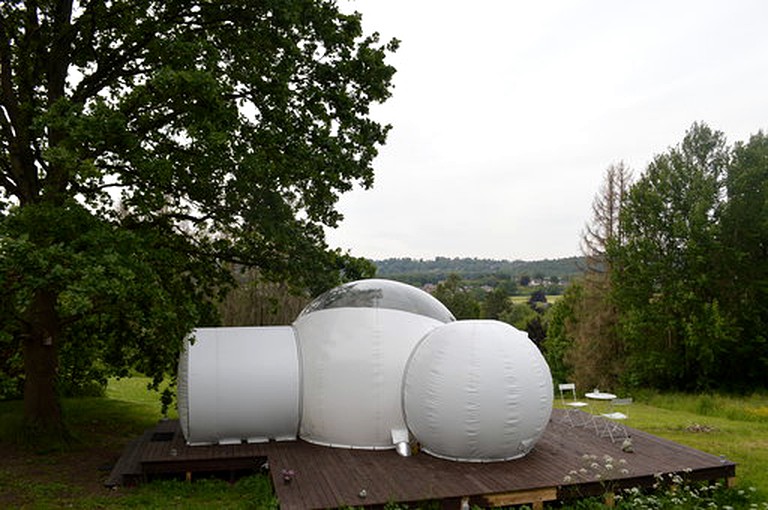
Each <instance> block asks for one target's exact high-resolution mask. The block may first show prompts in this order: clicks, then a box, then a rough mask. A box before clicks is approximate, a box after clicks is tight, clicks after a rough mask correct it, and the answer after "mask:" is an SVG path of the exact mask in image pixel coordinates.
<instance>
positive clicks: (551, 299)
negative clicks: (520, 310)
mask: <svg viewBox="0 0 768 510" xmlns="http://www.w3.org/2000/svg"><path fill="white" fill-rule="evenodd" d="M562 297H563V296H562V295H560V294H556V295H548V296H547V303H549V304H553V303H556V302H557V301H558V300H559V299H560V298H562ZM530 298H531V296H528V295H523V296H510V298H509V299H510V300H511V301H512V302H513V303H514V304H516V305H520V304H524V303H527V302H528V300H529V299H530Z"/></svg>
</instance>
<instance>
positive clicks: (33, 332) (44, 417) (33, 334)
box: [23, 291, 66, 437]
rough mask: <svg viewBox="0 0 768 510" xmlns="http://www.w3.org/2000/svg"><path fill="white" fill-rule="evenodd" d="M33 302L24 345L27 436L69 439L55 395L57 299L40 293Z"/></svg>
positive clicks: (57, 335)
mask: <svg viewBox="0 0 768 510" xmlns="http://www.w3.org/2000/svg"><path fill="white" fill-rule="evenodd" d="M33 299H34V300H33V306H32V307H31V314H30V322H29V324H30V326H29V328H28V330H27V334H26V335H25V338H24V342H23V354H24V373H25V380H24V425H25V429H26V431H27V432H28V433H33V434H37V433H42V434H44V435H48V436H50V435H53V436H60V437H66V431H65V427H64V422H63V419H62V413H61V405H60V403H59V399H58V395H57V392H56V376H57V370H58V354H57V344H58V341H59V336H60V327H59V321H58V317H57V314H56V309H55V303H56V298H55V296H54V295H53V294H52V293H51V292H46V291H38V292H37V293H36V294H35V296H34V298H33Z"/></svg>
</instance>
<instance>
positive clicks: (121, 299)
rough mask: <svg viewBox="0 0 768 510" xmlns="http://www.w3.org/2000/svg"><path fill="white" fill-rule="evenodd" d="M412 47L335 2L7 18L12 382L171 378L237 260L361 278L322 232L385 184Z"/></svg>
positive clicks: (3, 114)
mask: <svg viewBox="0 0 768 510" xmlns="http://www.w3.org/2000/svg"><path fill="white" fill-rule="evenodd" d="M396 47H397V41H395V40H393V41H391V42H389V43H385V44H384V43H380V42H379V40H378V35H377V34H373V35H370V36H364V35H363V33H362V29H361V18H360V15H359V14H343V13H341V12H340V11H339V9H338V8H337V6H336V4H335V2H333V1H329V0H292V1H290V2H286V1H282V0H281V1H277V0H271V1H270V0H265V1H259V2H250V1H238V0H229V1H217V2H207V1H189V0H184V1H180V0H170V1H155V0H131V1H127V0H122V1H121V0H117V1H109V2H107V1H99V0H94V1H83V2H74V1H71V0H69V1H67V0H51V1H46V2H37V1H32V0H30V1H15V2H3V3H2V4H0V303H2V304H1V305H0V330H1V331H2V334H0V349H3V351H4V352H6V351H7V352H13V353H15V354H14V356H13V361H9V362H8V364H13V366H7V367H0V368H3V369H4V370H17V371H18V370H22V365H23V370H24V372H25V373H26V379H27V384H28V385H29V381H30V380H32V379H34V380H37V379H39V378H41V377H42V378H43V379H45V378H50V376H51V372H56V371H57V370H59V369H61V374H60V375H66V371H70V372H71V371H77V370H80V371H94V370H96V371H98V372H99V374H101V375H100V376H101V377H103V375H104V374H105V373H108V372H110V371H111V372H115V371H116V372H117V373H123V372H125V371H126V370H128V368H129V367H133V368H138V369H140V370H143V371H145V372H146V373H148V374H151V375H153V376H155V377H156V378H159V377H161V376H162V373H163V372H164V371H167V370H169V368H170V367H171V365H172V364H173V362H174V361H175V353H176V352H177V351H178V347H179V344H180V340H181V338H183V336H184V335H185V334H186V333H187V332H188V331H189V330H190V329H191V328H192V327H194V326H195V325H199V324H201V323H206V322H211V321H213V320H214V318H213V316H212V313H211V307H210V306H209V303H208V301H209V300H210V298H211V297H212V296H214V295H215V293H216V292H217V291H218V290H221V289H222V288H223V287H222V286H223V285H225V284H226V283H227V281H228V278H229V272H228V271H227V270H226V266H225V263H226V262H237V263H239V264H242V265H244V266H252V267H258V268H259V270H260V272H261V274H263V275H265V276H267V277H270V278H272V279H284V280H289V281H291V282H294V283H295V284H296V285H299V286H301V287H303V288H308V289H310V290H311V291H313V292H318V291H320V290H322V289H324V288H327V287H329V286H331V285H334V284H335V283H337V282H338V281H339V278H341V277H342V276H343V272H344V271H345V270H346V269H349V270H350V271H351V272H352V273H353V274H354V273H356V272H359V271H360V270H361V267H362V266H361V264H360V263H359V261H356V260H354V259H352V258H351V257H349V256H347V255H344V254H342V253H340V252H339V251H333V250H329V248H328V246H327V245H326V243H325V239H324V233H323V228H324V227H325V226H330V227H333V226H335V225H337V224H338V222H339V220H340V219H341V215H340V214H339V213H338V212H337V211H336V209H335V205H336V202H337V200H338V197H339V195H340V194H341V193H344V192H346V191H349V190H350V189H352V187H353V186H354V185H356V184H357V185H361V186H363V187H368V186H371V184H372V181H373V168H372V161H373V159H374V157H375V156H376V154H377V147H378V146H380V145H381V144H383V143H384V141H385V139H386V134H387V131H388V129H389V127H388V126H384V125H381V124H379V123H377V122H375V121H373V120H371V119H370V117H369V114H370V105H371V104H372V103H377V102H383V101H385V100H386V99H387V98H388V97H389V95H390V91H391V87H392V85H391V79H392V76H393V74H394V69H393V68H392V67H391V66H390V65H388V64H387V63H385V56H386V54H387V52H388V51H394V50H395V49H396ZM362 269H365V268H362ZM22 345H24V346H25V348H27V347H28V348H29V349H33V347H35V346H37V345H47V346H50V347H51V351H52V352H53V357H54V358H56V359H57V360H58V361H61V362H62V363H58V365H61V366H59V367H58V368H57V366H56V365H57V363H52V364H53V365H54V366H52V367H49V366H48V364H51V363H47V362H46V363H40V362H38V361H36V360H38V357H34V360H33V356H32V353H34V352H35V351H34V350H29V351H25V352H27V354H26V355H25V356H23V358H24V359H23V360H22V357H20V356H19V355H18V352H20V348H21V346H22ZM35 356H37V355H35ZM8 359H9V360H11V357H9V358H8ZM40 359H42V358H40ZM43 365H45V367H43ZM43 372H45V373H44V374H43ZM70 375H71V374H70ZM27 389H29V386H28V388H27Z"/></svg>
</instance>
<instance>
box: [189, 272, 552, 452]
mask: <svg viewBox="0 0 768 510" xmlns="http://www.w3.org/2000/svg"><path fill="white" fill-rule="evenodd" d="M192 337H193V338H192V339H191V341H188V342H187V343H186V346H185V349H184V351H183V352H182V355H181V357H180V360H179V373H178V399H177V400H178V408H179V420H180V422H181V428H182V431H183V433H184V437H185V438H186V441H187V443H188V444H190V445H210V444H234V443H241V442H265V441H270V440H276V441H285V440H295V439H297V438H301V439H302V440H304V441H308V442H311V443H315V444H319V445H325V446H329V447H340V448H361V449H373V450H376V449H393V448H394V449H397V451H398V453H400V454H402V455H408V454H409V453H410V451H411V448H410V444H411V442H414V441H415V442H418V443H419V444H420V446H421V449H422V450H423V451H425V452H427V453H429V454H431V455H433V456H436V457H440V458H443V459H449V460H457V461H468V462H493V461H503V460H511V459H515V458H519V457H522V456H524V455H526V454H527V453H528V452H530V451H531V449H532V448H533V447H534V445H535V443H536V441H537V440H538V439H539V437H540V436H541V435H542V434H543V433H544V429H545V428H546V426H547V423H548V421H549V417H550V414H551V412H552V400H553V389H552V378H551V375H550V371H549V367H548V366H547V363H546V361H545V360H544V357H543V356H542V355H541V353H540V352H539V350H538V348H537V347H536V346H535V345H534V344H533V342H531V340H530V339H528V336H527V335H526V334H525V333H524V332H522V331H519V330H517V329H515V328H514V327H512V326H510V325H508V324H505V323H502V322H498V321H492V320H467V321H463V320H462V321H457V320H455V318H454V317H453V315H452V314H451V313H450V311H449V310H448V309H447V308H446V307H445V306H444V305H443V304H442V303H440V302H439V301H438V300H437V299H435V298H434V297H432V296H431V295H430V294H428V293H427V292H424V291H422V290H420V289H417V288H415V287H412V286H410V285H406V284H403V283H399V282H395V281H390V280H382V279H370V280H360V281H357V282H351V283H347V284H344V285H341V286H339V287H336V288H334V289H332V290H330V291H328V292H326V293H325V294H323V295H321V296H320V297H318V298H317V299H315V300H314V301H313V302H311V303H310V304H309V305H308V306H307V307H306V308H305V309H304V310H303V311H302V312H301V314H299V317H298V318H297V319H296V320H295V321H294V323H293V324H292V325H290V326H279V327H222V328H200V329H197V330H195V332H194V333H193V335H192Z"/></svg>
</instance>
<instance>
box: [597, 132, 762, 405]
mask: <svg viewBox="0 0 768 510" xmlns="http://www.w3.org/2000/svg"><path fill="white" fill-rule="evenodd" d="M754 142H755V145H754V146H751V147H750V149H746V148H745V147H741V148H740V150H739V151H737V153H739V154H740V155H741V156H740V157H739V158H737V159H736V161H740V162H741V163H732V158H731V150H730V149H729V148H728V147H727V146H726V144H725V138H724V136H723V134H722V133H720V132H716V131H713V130H711V129H710V128H708V127H707V126H705V125H701V124H694V125H693V126H692V127H691V129H690V130H689V131H688V133H687V134H686V136H685V138H684V140H683V142H682V143H681V144H680V145H678V146H676V147H674V148H671V149H670V150H669V151H668V152H666V153H664V154H661V155H659V156H657V157H656V158H655V159H654V161H653V162H652V163H651V164H650V165H649V166H648V169H647V171H646V173H645V174H644V175H643V176H642V177H641V178H640V179H639V180H638V181H637V182H636V183H635V184H634V185H633V186H632V188H631V189H630V192H629V195H628V197H627V201H626V203H625V204H624V208H623V210H622V214H621V221H622V232H623V235H624V237H623V239H622V240H621V242H615V243H613V244H612V245H610V246H609V250H608V255H609V259H610V262H611V267H612V278H611V281H612V284H613V288H612V299H613V302H614V303H615V305H616V306H617V307H618V308H619V310H620V328H621V331H620V334H621V337H622V338H623V339H624V340H625V341H626V347H627V354H628V365H627V367H626V368H627V376H628V377H627V378H628V380H629V381H631V382H632V383H633V384H640V385H650V386H654V387H659V388H677V389H688V390H692V389H707V388H725V387H731V388H736V387H742V388H747V387H750V386H752V385H756V384H758V385H759V384H764V383H765V381H764V378H762V377H760V376H759V375H758V374H760V373H764V372H765V369H766V367H768V357H766V356H765V355H761V354H759V353H760V352H764V349H761V346H763V345H764V342H765V338H764V337H763V336H762V335H761V334H760V333H757V332H756V331H754V330H753V329H752V328H751V327H748V324H749V323H750V322H751V324H752V325H754V324H755V323H758V324H762V321H763V320H764V317H765V308H764V307H763V305H762V304H758V303H759V299H755V300H754V301H752V302H750V303H746V302H744V300H743V298H741V297H740V296H739V294H741V293H742V290H743V289H742V285H743V286H744V287H746V288H749V287H750V286H751V285H752V283H751V281H752V280H747V279H744V276H747V275H749V274H750V272H751V271H752V269H751V266H752V265H753V264H758V266H760V265H762V266H763V268H764V267H765V265H764V261H763V260H762V259H761V260H759V261H758V257H749V256H746V255H744V254H745V252H744V251H741V249H742V248H741V246H744V245H743V244H742V245H741V246H740V245H739V243H738V242H734V243H733V244H731V243H724V242H723V240H724V236H725V235H726V231H728V232H730V234H729V235H731V236H733V235H734V230H733V224H735V223H736V222H737V218H738V217H739V216H740V215H742V217H743V214H744V213H743V211H742V212H738V210H739V208H740V207H742V205H740V201H741V200H749V199H748V198H747V197H751V198H752V199H754V198H755V197H754V195H753V194H741V195H740V194H738V193H736V190H733V191H731V190H732V188H733V185H734V182H736V181H738V178H737V177H736V174H742V175H743V173H744V172H745V171H746V170H745V165H746V166H749V164H748V163H746V161H751V159H750V158H749V157H747V156H746V153H747V152H749V151H750V150H756V151H760V150H763V149H758V147H759V146H760V144H761V143H762V142H761V141H760V140H759V138H756V139H754ZM753 163H754V164H755V165H756V166H755V168H754V169H752V170H750V171H752V172H756V175H762V176H763V178H764V177H765V172H766V170H765V168H766V163H765V159H764V158H762V159H761V158H754V161H753ZM729 175H730V176H731V178H730V179H726V176H729ZM754 178H757V177H754ZM758 181H759V178H758ZM750 182H751V184H755V183H754V182H752V181H750ZM762 185H763V186H765V182H763V184H762ZM724 186H730V188H724ZM724 189H725V190H727V192H728V194H730V195H731V196H730V200H729V201H728V202H727V203H725V202H723V197H724V195H725V194H726V193H724ZM753 205H755V204H753ZM766 210H768V209H765V208H764V209H760V208H757V209H756V210H755V213H756V214H757V215H758V216H757V217H753V218H752V219H753V220H754V221H755V222H756V223H757V224H758V225H759V224H762V223H764V222H765V216H764V215H765V211H766ZM726 212H727V213H726ZM760 214H763V217H762V218H761V217H760V216H759V215H760ZM723 217H727V218H730V220H729V221H732V222H733V224H729V222H725V221H724V220H723V221H721V218H723ZM726 228H727V230H726ZM734 241H735V240H734ZM739 252H740V253H741V255H736V254H735V253H739ZM760 271H761V270H760V269H758V270H757V275H756V276H755V278H756V279H757V281H760V278H761V277H760V276H758V275H759V274H761V273H760ZM763 281H765V280H763ZM734 283H736V285H734ZM758 285H759V284H758ZM755 297H757V296H755ZM736 303H738V304H739V305H736ZM741 306H746V307H750V308H753V309H752V310H749V311H746V310H739V308H740V307H741ZM746 317H750V319H751V320H744V319H746ZM748 330H749V332H748V333H747V331H748ZM745 333H746V335H745ZM756 333H757V335H756Z"/></svg>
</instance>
